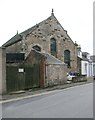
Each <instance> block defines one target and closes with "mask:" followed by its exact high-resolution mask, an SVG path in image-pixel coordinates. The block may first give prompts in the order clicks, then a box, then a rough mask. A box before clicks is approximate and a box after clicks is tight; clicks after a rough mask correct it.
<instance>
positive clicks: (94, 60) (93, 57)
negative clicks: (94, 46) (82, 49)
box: [90, 55, 95, 63]
mask: <svg viewBox="0 0 95 120" xmlns="http://www.w3.org/2000/svg"><path fill="white" fill-rule="evenodd" d="M90 58H91V60H93V62H94V63H95V55H93V56H91V57H90Z"/></svg>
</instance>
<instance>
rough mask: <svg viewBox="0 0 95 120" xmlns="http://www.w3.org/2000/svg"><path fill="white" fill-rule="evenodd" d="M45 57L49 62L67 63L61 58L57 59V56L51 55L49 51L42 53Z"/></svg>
mask: <svg viewBox="0 0 95 120" xmlns="http://www.w3.org/2000/svg"><path fill="white" fill-rule="evenodd" d="M42 54H43V55H44V56H45V57H46V61H47V64H53V65H54V64H55V65H56V64H57V65H62V64H64V65H65V63H64V62H62V61H61V60H59V59H57V58H55V57H54V56H52V55H50V54H48V53H42Z"/></svg>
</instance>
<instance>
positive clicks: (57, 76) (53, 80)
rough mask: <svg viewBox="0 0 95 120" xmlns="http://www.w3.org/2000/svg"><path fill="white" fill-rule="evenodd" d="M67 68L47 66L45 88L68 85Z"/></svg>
mask: <svg viewBox="0 0 95 120" xmlns="http://www.w3.org/2000/svg"><path fill="white" fill-rule="evenodd" d="M66 70H67V67H66V65H64V64H52V65H51V64H49V65H46V80H45V86H53V85H57V84H64V83H66V74H67V71H66Z"/></svg>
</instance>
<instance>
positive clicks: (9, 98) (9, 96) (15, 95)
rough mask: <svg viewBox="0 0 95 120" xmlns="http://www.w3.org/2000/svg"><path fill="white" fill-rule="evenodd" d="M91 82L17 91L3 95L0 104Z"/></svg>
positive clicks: (91, 80)
mask: <svg viewBox="0 0 95 120" xmlns="http://www.w3.org/2000/svg"><path fill="white" fill-rule="evenodd" d="M91 82H93V79H92V78H90V79H88V80H87V81H81V82H75V83H65V84H63V85H56V86H52V87H48V88H43V89H42V88H35V89H30V90H25V91H17V92H13V93H10V94H5V95H3V96H2V97H0V103H1V102H7V101H14V100H21V99H24V98H29V97H32V96H38V95H41V94H44V93H46V92H49V91H54V90H58V89H66V88H69V87H73V86H78V85H83V84H89V83H91Z"/></svg>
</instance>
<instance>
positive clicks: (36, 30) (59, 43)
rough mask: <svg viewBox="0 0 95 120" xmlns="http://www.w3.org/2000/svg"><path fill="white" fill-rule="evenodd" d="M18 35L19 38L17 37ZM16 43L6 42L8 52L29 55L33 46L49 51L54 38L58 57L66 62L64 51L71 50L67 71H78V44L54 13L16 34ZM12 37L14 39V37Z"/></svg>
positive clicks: (43, 51) (42, 50) (44, 51)
mask: <svg viewBox="0 0 95 120" xmlns="http://www.w3.org/2000/svg"><path fill="white" fill-rule="evenodd" d="M16 37H17V38H16ZM13 38H15V41H14V43H10V42H11V40H10V42H9V43H6V44H5V45H4V46H5V47H6V51H7V52H24V53H25V56H26V57H27V56H28V54H29V53H30V51H31V49H32V48H33V46H36V45H37V46H39V47H40V48H41V52H42V53H49V54H51V51H50V40H51V38H54V39H55V40H56V47H57V58H58V59H59V60H61V61H63V62H64V51H65V50H69V51H70V65H71V66H70V68H67V71H68V72H70V71H75V72H77V45H76V43H74V42H73V41H72V40H71V38H70V37H69V35H68V34H67V31H66V30H64V28H63V27H62V26H61V24H60V23H59V22H58V20H57V19H56V17H55V16H54V13H52V14H51V16H50V17H49V18H47V19H46V20H44V21H42V22H40V23H39V24H36V25H35V26H33V27H32V28H30V29H28V30H26V31H24V32H22V33H20V34H17V35H15V36H14V37H13ZM13 38H12V39H13Z"/></svg>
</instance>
